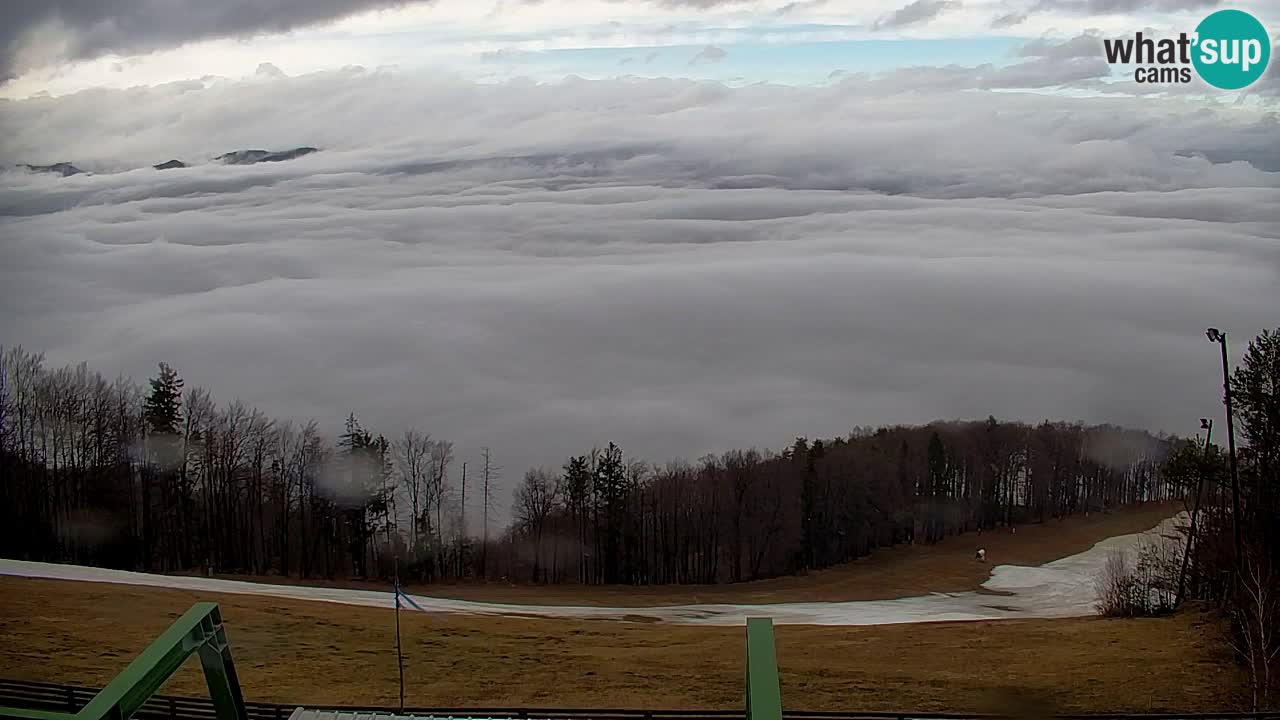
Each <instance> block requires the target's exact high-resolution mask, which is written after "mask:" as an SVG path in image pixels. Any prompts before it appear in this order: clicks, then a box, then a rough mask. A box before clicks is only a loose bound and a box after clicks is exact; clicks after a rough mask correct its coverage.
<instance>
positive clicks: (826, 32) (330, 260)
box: [0, 0, 1280, 477]
mask: <svg viewBox="0 0 1280 720" xmlns="http://www.w3.org/2000/svg"><path fill="white" fill-rule="evenodd" d="M1212 5H1214V3H1211V2H1203V1H1199V0H1035V1H1032V2H1021V1H1018V0H998V1H980V0H968V1H965V2H942V1H938V0H917V2H914V3H910V4H903V3H901V2H900V1H899V2H865V3H864V2H857V3H855V2H851V1H840V0H829V1H827V2H823V1H822V0H808V1H800V2H791V3H783V2H737V3H730V2H724V3H718V2H715V1H714V0H684V1H681V0H668V1H666V2H640V1H638V0H626V1H622V0H619V1H616V2H614V1H603V0H602V1H600V2H585V3H578V2H575V3H568V2H558V1H557V0H546V1H545V2H538V3H524V2H518V1H512V0H506V1H504V2H498V3H490V4H485V3H475V2H460V1H458V2H455V1H453V0H438V1H437V2H434V3H404V4H401V3H390V2H372V1H359V0H326V1H325V2H302V1H301V0H294V1H285V0H281V1H279V2H274V3H267V2H253V1H252V0H245V1H244V2H238V3H227V4H223V3H205V2H197V0H189V2H173V3H166V4H164V5H163V7H165V8H169V10H166V11H163V12H156V11H155V4H154V3H145V2H140V1H139V0H113V1H112V2H92V1H90V0H84V1H82V2H75V1H72V0H62V1H58V2H50V3H38V4H36V3H17V4H6V5H5V6H4V7H3V9H0V27H3V28H4V30H3V31H0V48H3V50H4V54H3V64H2V65H0V68H2V71H0V75H3V76H5V77H8V78H10V79H9V80H8V81H7V82H6V83H5V84H4V85H3V86H0V95H3V96H5V97H7V98H9V99H7V100H0V127H2V128H3V129H4V132H3V133H0V163H2V164H3V166H4V167H6V168H12V167H13V165H14V164H15V163H36V164H45V163H52V162H59V161H69V162H72V163H74V164H75V165H76V166H78V167H80V168H82V169H84V170H86V171H89V172H88V173H86V174H84V175H77V176H74V177H68V178H63V177H58V176H54V175H48V174H36V173H29V172H25V171H19V170H11V171H6V172H0V253H2V254H3V257H4V261H3V262H0V343H3V344H19V343H20V344H24V345H26V346H28V347H29V348H32V349H37V350H45V351H47V354H48V357H49V360H50V361H51V362H53V363H59V364H60V363H66V362H78V361H81V360H85V361H88V362H89V363H90V365H91V366H93V367H94V368H96V369H99V370H101V371H103V372H105V373H107V374H112V375H113V374H115V373H125V374H127V375H130V376H132V377H134V378H136V379H138V380H142V379H145V378H146V377H148V376H149V375H151V374H153V372H154V368H155V364H156V363H157V362H158V361H162V360H163V361H166V362H168V363H170V364H172V365H174V366H175V367H177V368H178V369H179V371H180V372H181V373H182V375H183V376H184V377H185V378H186V379H187V382H188V385H189V386H190V385H202V386H206V387H208V388H209V389H210V390H211V391H212V392H213V394H214V396H215V398H216V399H220V400H222V401H230V400H233V399H235V398H241V399H243V400H245V401H247V402H250V403H253V404H256V405H257V406H259V407H261V408H263V409H264V410H266V411H268V412H270V413H272V414H273V415H275V416H277V417H281V418H293V419H299V420H302V419H307V418H316V419H318V420H320V421H321V423H322V427H324V428H325V429H326V430H327V431H329V432H330V433H333V434H336V432H337V431H338V430H339V428H340V426H341V421H342V418H343V417H344V416H345V415H346V414H347V413H348V412H352V411H354V412H356V413H357V414H358V415H359V416H360V417H361V418H363V419H364V420H365V422H366V425H368V426H369V427H371V428H372V429H373V430H374V431H376V432H384V433H387V434H388V435H392V434H397V433H399V432H400V431H401V430H402V429H403V428H404V427H406V426H408V425H410V424H413V425H417V426H418V427H419V428H420V429H422V430H424V431H427V432H430V433H432V434H433V435H434V436H436V437H441V438H447V439H452V440H454V441H455V442H456V444H457V446H458V451H459V456H460V458H461V459H475V458H476V457H477V456H478V449H479V447H480V446H482V445H490V446H492V447H493V448H494V452H495V455H496V457H497V458H498V460H499V462H500V463H502V464H503V465H504V466H505V467H506V468H507V469H508V470H507V475H508V476H509V477H516V476H518V475H519V474H520V473H521V472H522V471H523V470H524V469H525V468H526V467H528V466H530V465H533V464H542V463H545V464H550V465H553V466H557V465H559V464H560V463H561V462H563V460H564V458H565V456H567V455H568V454H570V453H575V452H584V451H586V450H588V449H590V448H591V446H592V445H602V444H604V443H607V442H608V441H610V440H613V441H616V442H618V443H619V444H621V445H622V446H623V447H624V449H626V450H627V451H628V452H629V453H632V454H637V455H640V456H643V457H646V458H649V459H654V460H665V459H669V458H674V457H687V458H694V457H697V456H698V455H700V454H702V453H705V452H713V451H723V450H725V449H728V448H731V447H741V446H751V445H756V446H768V447H775V448H776V447H780V446H782V445H784V444H787V443H788V442H789V440H790V439H791V438H793V437H794V436H797V435H808V436H810V437H814V436H832V435H838V434H843V433H846V432H848V431H849V430H850V429H851V428H852V427H853V426H855V425H875V424H886V423H903V422H909V423H916V422H927V421H930V420H933V419H939V418H943V419H950V418H982V417H986V416H987V415H988V414H994V415H996V416H997V417H1001V418H1008V419H1022V420H1026V421H1030V422H1036V421H1039V420H1042V419H1045V418H1053V419H1068V420H1075V419H1080V420H1085V421H1090V422H1106V421H1109V422H1115V423H1120V424H1125V425H1130V426H1136V427H1142V428H1147V429H1150V430H1153V431H1169V432H1179V433H1191V432H1194V430H1195V428H1196V426H1197V420H1196V419H1197V418H1199V417H1200V416H1202V415H1210V414H1213V413H1214V412H1215V411H1218V410H1219V409H1220V407H1219V406H1218V405H1217V404H1216V403H1217V399H1218V396H1219V392H1220V389H1219V388H1218V387H1217V385H1216V384H1215V383H1216V380H1215V378H1216V377H1217V375H1216V372H1217V355H1216V354H1215V351H1214V348H1213V347H1212V346H1211V345H1210V344H1209V343H1208V341H1207V340H1205V338H1204V336H1203V330H1204V328H1205V327H1206V326H1208V325H1211V324H1214V325H1218V326H1220V327H1222V328H1223V329H1225V330H1227V331H1228V332H1229V334H1230V336H1231V338H1232V340H1233V343H1234V345H1233V351H1234V352H1235V353H1236V354H1237V355H1238V354H1239V353H1240V350H1242V348H1243V343H1244V342H1245V341H1246V340H1247V339H1248V338H1250V337H1252V336H1253V335H1254V334H1256V333H1257V332H1258V331H1260V330H1261V329H1263V328H1264V327H1276V326H1277V325H1280V313H1277V308H1280V117H1278V116H1277V113H1276V110H1277V98H1278V97H1280V82H1277V81H1276V77H1277V75H1278V74H1280V73H1277V72H1275V69H1274V68H1272V69H1271V70H1270V71H1269V72H1268V75H1266V76H1265V77H1264V78H1263V80H1262V81H1260V82H1259V83H1258V84H1257V85H1255V86H1254V87H1253V88H1250V90H1249V91H1248V92H1246V93H1244V94H1226V93H1219V92H1217V91H1212V90H1210V89H1207V88H1205V87H1204V86H1202V85H1196V86H1193V87H1190V88H1182V89H1176V91H1171V92H1164V93H1158V94H1152V93H1151V89H1150V88H1143V87H1140V86H1138V85H1137V84H1135V83H1133V82H1132V80H1131V79H1130V78H1128V77H1126V76H1123V75H1118V74H1116V73H1115V72H1113V71H1112V69H1111V68H1109V67H1107V66H1106V65H1105V63H1103V62H1102V61H1101V57H1100V49H1099V37H1101V36H1107V35H1109V34H1117V35H1123V34H1126V33H1127V34H1132V32H1134V31H1135V30H1136V29H1140V28H1153V29H1158V30H1162V31H1169V32H1173V31H1176V30H1181V29H1186V30H1191V29H1193V28H1194V26H1195V24H1196V23H1197V22H1198V20H1199V19H1200V18H1201V17H1203V16H1204V14H1206V13H1207V12H1208V11H1209V7H1208V6H1212ZM1264 5H1270V3H1264V2H1261V1H1256V2H1252V3H1248V2H1242V3H1238V4H1236V5H1233V7H1242V8H1250V9H1253V10H1254V11H1255V13H1256V14H1258V16H1259V18H1260V19H1262V20H1263V22H1264V23H1266V24H1267V26H1268V27H1269V28H1271V29H1273V30H1274V29H1275V28H1277V27H1280V18H1276V17H1274V15H1273V16H1272V17H1268V16H1267V14H1266V12H1265V11H1264V8H1263V6H1264ZM231 7H234V8H235V9H236V10H235V12H231V11H229V10H226V11H224V8H231ZM388 8H389V9H388ZM1272 9H1274V7H1272ZM353 13H354V14H353ZM566 76H570V77H566ZM1166 89H1168V88H1166ZM300 145H309V146H315V147H318V148H320V149H321V151H320V152H318V153H315V154H313V155H310V156H307V157H304V158H301V159H298V160H294V161H291V162H286V163H274V164H264V165H256V166H223V165H220V164H216V163H213V162H211V161H210V158H212V157H214V156H216V155H219V154H221V153H224V152H228V151H231V150H237V149H245V148H266V149H285V148H290V147H295V146H300ZM171 158H178V159H181V160H184V161H186V162H188V163H190V164H192V167H189V168H187V169H182V170H169V171H154V170H151V169H150V167H149V166H150V165H152V164H155V163H160V162H163V161H166V160H169V159H171Z"/></svg>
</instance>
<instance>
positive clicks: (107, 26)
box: [0, 0, 429, 81]
mask: <svg viewBox="0 0 1280 720" xmlns="http://www.w3.org/2000/svg"><path fill="white" fill-rule="evenodd" d="M426 1H429V0H234V1H232V2H225V1H222V0H165V2H150V1H144V0H7V1H6V2H3V3H0V81H4V80H8V79H11V78H12V77H13V76H14V75H15V74H16V73H17V72H21V71H22V70H23V68H21V67H17V66H16V62H17V61H18V60H19V59H20V58H19V57H18V54H19V50H20V47H21V45H22V43H23V42H24V41H27V40H30V41H33V42H39V43H53V42H65V43H66V46H65V49H64V51H63V52H61V53H59V54H60V55H61V56H62V57H61V58H59V59H66V60H78V59H85V58H93V57H98V56H100V55H104V54H107V53H121V54H128V53H137V52H149V51H152V50H159V49H163V48H169V47H175V46H177V45H181V44H183V43H186V42H191V41H195V40H207V39H210V38H220V37H234V36H241V35H256V34H259V33H279V32H285V31H288V30H293V29H294V28H300V27H306V26H308V25H314V24H317V23H323V22H328V21H332V20H337V19H339V18H343V17H346V16H348V15H354V14H356V13H359V12H364V11H367V10H376V9H381V8H390V7H397V6H401V5H406V4H409V3H411V2H426ZM41 29H47V30H49V31H50V33H51V34H52V36H51V37H48V38H40V37H33V33H37V32H38V31H39V30H41ZM55 38H56V40H55Z"/></svg>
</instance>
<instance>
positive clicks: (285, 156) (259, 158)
mask: <svg viewBox="0 0 1280 720" xmlns="http://www.w3.org/2000/svg"><path fill="white" fill-rule="evenodd" d="M313 152H316V149H315V148H313V147H296V148H293V149H292V150H234V151H232V152H229V153H225V154H223V155H219V156H218V157H216V158H214V160H218V161H221V162H223V163H226V164H227V165H253V164H255V163H260V162H281V161H284V160H293V159H295V158H300V157H302V156H303V155H310V154H311V153H313Z"/></svg>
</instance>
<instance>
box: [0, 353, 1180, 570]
mask: <svg viewBox="0 0 1280 720" xmlns="http://www.w3.org/2000/svg"><path fill="white" fill-rule="evenodd" d="M1170 442H1171V441H1169V440H1167V439H1164V438H1158V437H1153V436H1152V435H1150V434H1147V433H1145V432H1141V431H1136V430H1126V429H1122V428H1117V427H1113V426H1106V425H1104V426H1091V427H1086V426H1083V425H1080V424H1070V423H1051V422H1045V423H1042V424H1040V425H1036V426H1029V425H1026V424H1022V423H1011V422H1000V421H997V420H995V419H994V418H988V419H987V420H986V421H977V422H945V423H944V422H939V423H933V424H930V425H927V426H921V427H884V428H876V429H858V430H855V431H854V432H853V433H851V434H850V435H848V436H846V437H839V438H835V439H832V440H812V441H811V440H806V439H798V440H795V441H794V442H792V443H790V444H789V445H788V446H786V448H785V449H784V450H782V451H778V452H771V451H762V450H756V449H750V450H732V451H729V452H726V453H724V454H722V455H719V456H707V457H704V458H702V459H700V460H697V461H695V462H686V461H674V462H668V463H666V464H661V465H657V464H652V463H648V462H644V461H641V460H638V459H634V458H629V457H627V456H626V455H625V454H624V453H623V451H622V449H620V448H619V447H618V446H616V445H613V444H610V445H609V446H608V447H606V448H604V449H597V450H592V451H590V452H587V453H584V454H583V455H580V456H576V457H572V458H569V459H568V460H567V461H566V462H565V464H564V466H563V467H562V468H556V469H546V468H534V469H531V470H529V471H527V472H526V473H525V474H524V476H523V479H522V481H520V482H519V483H517V484H516V485H517V486H516V488H515V491H514V493H512V492H511V491H510V490H505V491H503V492H502V499H501V500H502V501H501V502H499V500H498V498H497V495H498V492H499V491H498V488H499V487H505V486H504V485H503V484H502V482H501V481H500V478H499V473H498V471H497V465H496V463H495V462H494V461H493V459H492V457H493V456H492V455H491V453H490V451H489V450H488V449H487V448H486V449H484V450H483V451H480V452H477V453H475V457H474V458H468V459H467V462H466V463H465V464H464V463H463V462H462V461H461V460H460V459H459V458H458V457H456V453H455V451H454V448H453V445H452V444H451V443H450V442H448V441H445V440H441V439H439V438H438V437H433V436H431V435H428V434H425V433H423V432H421V431H419V430H417V429H409V430H405V431H402V432H400V433H399V434H397V435H394V436H392V435H383V434H375V433H374V432H372V431H370V430H367V429H365V428H363V427H362V426H361V424H360V422H359V421H358V420H357V419H356V417H355V416H354V415H351V416H349V417H348V418H347V419H346V422H345V424H344V432H343V433H342V434H341V435H340V436H339V437H338V438H337V440H336V441H333V440H330V439H328V438H326V437H325V436H324V434H323V433H322V432H321V430H320V429H319V425H318V423H317V422H316V421H309V422H306V423H303V424H298V423H296V422H290V421H277V420H273V419H271V418H268V417H267V416H266V415H265V414H263V413H262V412H259V411H258V410H256V409H254V408H251V407H248V406H245V405H244V404H242V403H240V402H234V403H230V404H226V405H221V406H220V405H217V404H216V403H215V402H214V401H213V400H212V399H211V397H210V395H209V393H208V392H207V391H205V390H203V389H200V388H189V389H184V386H183V382H182V380H181V379H180V378H179V376H178V373H177V372H176V371H175V370H173V369H171V368H169V367H168V366H166V365H164V364H161V365H160V370H159V372H158V374H157V376H156V377H155V378H153V379H151V380H150V381H149V383H148V384H147V386H146V387H145V388H144V387H142V386H139V385H138V384H136V383H135V382H133V381H131V380H129V379H115V380H110V379H107V378H104V377H103V376H101V375H100V374H98V373H95V372H93V371H91V370H90V369H89V368H88V367H87V366H85V365H83V364H81V365H78V366H74V367H64V368H48V367H45V364H44V361H43V358H42V356H40V355H39V354H34V353H31V352H29V351H26V350H24V349H22V348H11V349H9V350H7V351H5V352H3V353H0V553H3V555H4V556H6V557H14V558H21V559H32V560H48V561H66V562H75V563H83V564H96V565H106V566H112V567H121V568H128V569H137V570H147V571H189V570H196V569H200V570H206V569H207V570H212V571H213V572H232V573H250V574H255V575H269V574H281V575H297V576H301V577H304V578H306V577H324V578H349V577H363V578H378V577H381V578H387V577H390V576H391V574H392V573H393V572H395V570H394V568H395V565H396V563H397V562H398V563H399V566H400V573H401V575H402V576H403V577H407V578H412V579H415V580H418V581H443V580H457V579H469V578H473V579H478V578H485V579H495V580H496V579H506V580H509V581H521V582H528V581H534V582H581V583H632V584H656V583H717V582H736V581H743V580H751V579H756V578H763V577H771V576H777V575H783V574H788V573H798V572H803V571H805V570H807V569H816V568H822V567H827V566H830V565H833V564H837V563H841V562H845V561H848V560H852V559H855V558H858V557H861V556H863V555H866V554H867V553H869V552H871V551H872V550H873V549H875V548H877V547H884V546H888V545H892V544H896V543H909V542H916V543H932V542H937V541H938V540H941V539H942V538H943V537H944V536H946V535H949V534H954V533H961V532H972V531H978V530H979V529H981V528H993V527H996V526H1000V525H1007V524H1011V523H1019V522H1038V521H1043V520H1045V519H1047V518H1051V517H1060V516H1063V515H1068V514H1073V513H1082V512H1087V511H1090V510H1095V511H1096V510H1101V509H1104V508H1114V507H1118V506H1122V505H1126V504H1131V503H1137V502H1145V501H1151V500H1162V499H1166V498H1167V497H1168V496H1169V495H1170V493H1171V490H1170V488H1169V487H1168V486H1166V484H1165V483H1164V481H1163V480H1162V477H1161V474H1160V469H1159V468H1160V465H1161V463H1162V461H1163V460H1164V458H1165V456H1166V455H1167V454H1168V452H1169V448H1170ZM495 454H496V453H495ZM508 498H509V501H508ZM500 507H509V512H502V513H499V512H498V510H496V509H495V508H500ZM464 508H465V509H466V512H464V511H463V509H464ZM500 514H501V518H502V519H501V522H499V515H500ZM508 518H509V522H508Z"/></svg>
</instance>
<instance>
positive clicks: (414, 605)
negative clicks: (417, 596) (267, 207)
mask: <svg viewBox="0 0 1280 720" xmlns="http://www.w3.org/2000/svg"><path fill="white" fill-rule="evenodd" d="M401 600H403V601H404V604H403V605H402V604H401ZM405 605H408V606H409V607H411V608H413V609H414V610H417V611H418V612H426V610H423V609H422V606H421V605H419V604H418V603H416V602H414V601H413V598H411V597H409V596H408V595H405V594H404V591H403V590H401V589H400V586H399V585H398V584H397V585H396V607H398V608H399V607H404V606H405Z"/></svg>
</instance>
